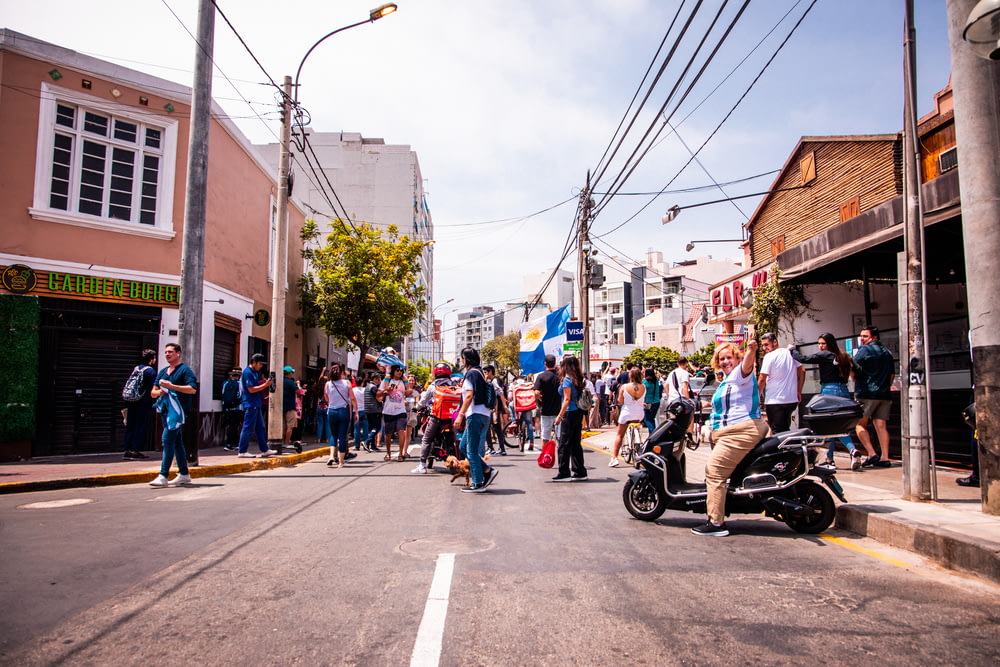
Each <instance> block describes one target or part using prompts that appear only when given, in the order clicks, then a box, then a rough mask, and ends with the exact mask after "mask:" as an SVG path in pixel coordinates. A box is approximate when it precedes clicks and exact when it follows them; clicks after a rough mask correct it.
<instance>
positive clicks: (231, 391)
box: [222, 380, 240, 409]
mask: <svg viewBox="0 0 1000 667" xmlns="http://www.w3.org/2000/svg"><path fill="white" fill-rule="evenodd" d="M239 406H240V381H239V380H226V381H225V382H223V383H222V407H223V408H225V409H232V408H238V407H239Z"/></svg>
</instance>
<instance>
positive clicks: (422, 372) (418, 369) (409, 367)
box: [406, 357, 433, 387]
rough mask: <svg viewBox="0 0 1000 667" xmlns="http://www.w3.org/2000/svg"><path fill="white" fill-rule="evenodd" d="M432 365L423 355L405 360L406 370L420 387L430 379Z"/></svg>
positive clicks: (425, 384) (424, 385)
mask: <svg viewBox="0 0 1000 667" xmlns="http://www.w3.org/2000/svg"><path fill="white" fill-rule="evenodd" d="M432 366H433V364H432V363H431V362H430V361H428V360H427V359H425V358H424V357H420V358H419V359H414V360H412V361H409V362H407V364H406V372H407V373H409V374H411V375H413V377H415V378H416V379H417V382H419V383H420V386H421V387H426V386H427V382H428V381H429V380H430V379H431V367H432Z"/></svg>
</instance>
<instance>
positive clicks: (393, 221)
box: [258, 128, 440, 374]
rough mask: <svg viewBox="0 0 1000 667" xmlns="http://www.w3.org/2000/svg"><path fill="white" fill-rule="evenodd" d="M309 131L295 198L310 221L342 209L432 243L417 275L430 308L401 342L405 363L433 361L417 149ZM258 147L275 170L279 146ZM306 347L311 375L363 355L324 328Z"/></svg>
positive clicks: (429, 222)
mask: <svg viewBox="0 0 1000 667" xmlns="http://www.w3.org/2000/svg"><path fill="white" fill-rule="evenodd" d="M306 134H307V140H308V143H309V147H311V148H310V149H307V151H306V153H304V154H303V153H300V152H299V151H298V150H297V148H296V147H295V146H293V148H292V165H293V169H292V170H293V172H294V175H295V176H296V181H295V182H296V187H295V190H294V195H295V197H297V198H298V199H299V200H300V201H301V202H302V204H303V206H304V207H305V208H306V210H308V211H309V217H310V218H313V219H315V220H317V221H319V222H321V223H324V224H325V223H326V222H328V221H331V220H334V219H335V218H337V217H339V215H338V214H337V213H346V214H347V216H348V217H349V218H350V219H351V220H353V221H354V222H356V223H361V222H364V223H368V224H370V225H372V226H373V227H375V228H377V229H386V228H388V227H389V226H390V225H394V226H395V227H396V228H397V229H398V230H399V233H400V234H404V235H407V236H409V237H410V239H411V240H419V241H423V242H425V243H426V246H425V248H424V251H423V254H422V255H421V257H420V270H419V275H418V276H417V283H418V284H419V285H420V286H421V287H423V288H424V294H425V297H424V301H425V307H424V309H423V310H422V311H421V312H420V313H419V314H418V315H417V317H415V318H414V320H413V328H412V331H411V333H410V335H409V336H407V337H405V338H404V339H403V340H401V341H398V343H397V347H398V348H399V351H400V352H401V354H402V355H403V359H404V360H405V361H411V360H416V359H421V358H422V359H427V360H431V359H433V358H434V356H435V350H436V349H438V348H439V347H440V343H439V341H436V340H435V330H434V318H433V314H432V313H433V304H432V302H431V296H432V295H433V293H434V282H433V280H434V243H433V240H434V223H433V219H432V216H431V212H430V206H429V205H428V203H427V195H426V193H425V192H424V179H423V174H422V173H421V171H420V161H419V159H418V158H417V154H416V152H415V151H413V150H412V149H411V148H410V147H409V146H406V145H393V144H386V143H385V140H384V139H380V138H370V137H364V136H362V135H361V134H360V133H357V132H313V131H312V130H311V129H308V128H307V129H306ZM294 143H295V142H293V144H294ZM258 149H259V150H260V152H261V153H262V154H263V155H264V157H265V159H266V160H267V161H268V163H269V164H271V165H272V168H273V169H274V170H275V173H277V165H278V145H277V144H266V145H262V146H258ZM331 187H332V188H333V190H334V191H335V193H336V198H335V199H334V201H335V203H336V204H337V209H338V211H337V213H335V212H334V211H333V210H332V208H331V206H330V201H329V200H328V197H329V192H330V188H331ZM324 224H321V225H320V229H321V230H322V229H324ZM308 268H309V267H308V266H307V267H305V269H306V270H308ZM306 349H307V350H309V352H310V355H311V358H312V357H315V358H316V359H317V362H316V365H314V366H311V367H310V368H308V369H307V370H308V371H309V372H310V374H318V372H319V369H320V368H321V367H322V365H323V363H321V362H324V361H325V363H331V362H333V361H339V362H341V363H348V364H349V365H350V366H351V367H357V363H358V362H357V360H358V359H359V355H358V354H357V353H355V354H353V355H348V353H347V352H346V351H345V350H343V349H341V348H336V347H334V346H332V345H331V343H330V340H329V338H328V336H326V334H324V333H323V332H322V331H321V330H319V329H311V330H308V331H307V332H306Z"/></svg>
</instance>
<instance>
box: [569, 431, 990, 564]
mask: <svg viewBox="0 0 1000 667" xmlns="http://www.w3.org/2000/svg"><path fill="white" fill-rule="evenodd" d="M584 442H585V443H586V445H589V446H590V447H591V448H596V449H598V450H602V451H603V447H604V446H605V445H606V446H607V447H608V449H609V450H610V449H611V447H612V445H613V443H614V431H612V430H609V429H602V430H601V432H600V433H599V434H597V435H594V436H592V437H590V438H588V439H587V440H585V441H584ZM708 452H709V449H708V448H707V447H705V446H702V447H699V448H698V449H697V450H695V451H693V452H692V451H687V470H688V478H689V481H692V482H695V481H698V482H700V481H703V480H704V470H705V462H706V461H707V460H708ZM608 454H609V455H610V451H609V452H608ZM835 460H836V463H837V479H838V481H840V483H841V485H842V486H843V487H844V495H845V496H846V497H847V500H848V502H847V503H845V504H841V503H839V501H838V506H837V520H836V524H835V525H836V527H837V528H842V529H844V530H847V531H850V532H852V533H856V534H858V535H862V536H864V537H870V538H872V539H875V540H878V541H879V542H882V543H884V544H888V545H890V546H893V547H898V548H901V549H906V550H908V551H912V552H914V553H917V554H920V555H921V556H923V557H925V558H927V559H929V560H932V561H934V562H935V563H937V564H938V565H940V566H941V567H945V568H948V569H952V570H958V571H961V572H966V573H969V574H973V575H975V576H978V577H982V578H984V579H988V580H990V581H992V582H994V583H1000V516H992V515H989V514H983V512H982V503H981V501H980V498H981V496H980V490H979V489H976V488H967V487H962V486H958V485H957V484H956V483H955V480H956V479H958V478H959V477H965V476H967V475H968V474H969V473H968V471H962V470H953V469H950V468H942V467H938V469H937V485H938V499H937V500H936V501H934V502H911V501H907V500H901V496H902V493H903V478H902V474H903V473H902V468H901V464H900V462H898V461H894V464H895V465H893V467H891V468H864V469H862V470H859V471H857V472H854V471H852V470H851V468H850V459H849V457H848V456H847V454H846V452H844V453H840V452H838V453H837V455H836V457H835ZM620 469H624V468H620Z"/></svg>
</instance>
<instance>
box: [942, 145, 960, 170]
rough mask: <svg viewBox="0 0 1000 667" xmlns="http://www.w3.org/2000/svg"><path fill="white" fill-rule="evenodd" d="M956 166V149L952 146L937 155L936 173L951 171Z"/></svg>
mask: <svg viewBox="0 0 1000 667" xmlns="http://www.w3.org/2000/svg"><path fill="white" fill-rule="evenodd" d="M957 166H958V147H957V146H953V147H951V148H949V149H948V150H946V151H944V152H943V153H941V154H940V155H938V172H940V173H942V174H943V173H944V172H946V171H951V170H952V169H954V168H955V167H957Z"/></svg>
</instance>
